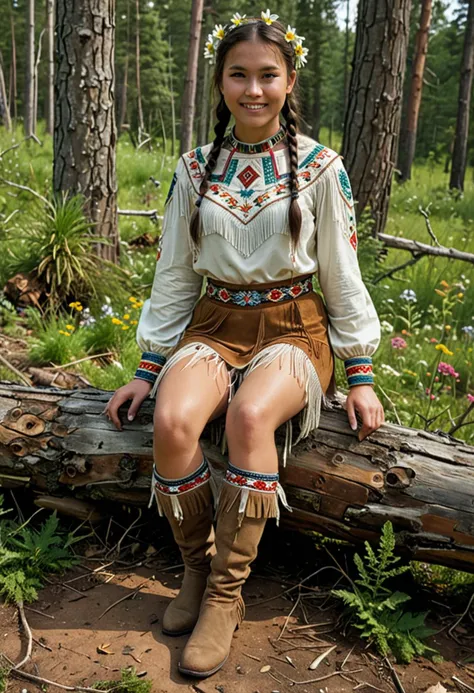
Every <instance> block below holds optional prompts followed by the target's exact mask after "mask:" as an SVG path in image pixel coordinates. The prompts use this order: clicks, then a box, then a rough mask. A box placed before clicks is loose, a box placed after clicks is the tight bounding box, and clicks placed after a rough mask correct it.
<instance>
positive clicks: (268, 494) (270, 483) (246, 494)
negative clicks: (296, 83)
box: [220, 463, 291, 524]
mask: <svg viewBox="0 0 474 693" xmlns="http://www.w3.org/2000/svg"><path fill="white" fill-rule="evenodd" d="M278 479H279V475H278V474H261V473H260V472H251V471H248V470H246V469H239V468H238V467H234V465H233V464H230V463H229V467H228V469H227V472H226V477H225V481H226V483H227V484H228V485H229V486H230V487H232V488H234V489H235V488H237V489H240V491H241V492H240V502H239V522H240V523H241V522H242V519H243V517H244V516H247V517H275V518H276V521H277V524H278V523H279V520H280V509H279V507H278V501H280V503H281V504H282V505H283V507H284V508H286V510H289V511H290V512H291V508H290V506H289V505H288V502H287V500H286V496H285V492H284V490H283V488H282V487H281V485H280V483H279V481H278ZM234 500H235V498H234ZM233 502H234V501H232V503H233ZM232 503H231V504H232ZM227 504H228V503H227ZM227 504H226V505H227ZM220 509H221V510H222V511H224V512H225V508H223V507H221V508H220Z"/></svg>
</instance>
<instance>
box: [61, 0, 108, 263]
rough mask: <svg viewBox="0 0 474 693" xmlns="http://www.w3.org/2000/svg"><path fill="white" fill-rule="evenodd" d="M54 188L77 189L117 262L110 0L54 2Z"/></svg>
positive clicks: (102, 250) (103, 248)
mask: <svg viewBox="0 0 474 693" xmlns="http://www.w3.org/2000/svg"><path fill="white" fill-rule="evenodd" d="M56 27H57V37H56V50H57V56H58V62H57V67H56V75H55V94H56V100H55V117H54V190H55V192H56V193H60V192H62V191H67V192H68V193H69V194H77V193H80V194H82V195H84V197H85V213H86V215H87V217H88V218H89V219H90V220H91V221H92V222H93V223H94V224H96V226H95V233H96V234H97V235H100V236H103V237H104V238H106V239H107V240H108V242H109V243H110V245H103V244H98V251H97V252H98V254H99V255H100V256H101V257H103V258H105V259H108V260H111V261H113V262H116V261H117V258H118V250H119V236H118V226H117V183H116V173H115V149H116V137H117V135H116V126H115V109H114V79H115V76H114V31H115V2H114V0H61V2H58V3H57V5H56Z"/></svg>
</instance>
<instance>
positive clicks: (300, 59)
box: [295, 43, 308, 69]
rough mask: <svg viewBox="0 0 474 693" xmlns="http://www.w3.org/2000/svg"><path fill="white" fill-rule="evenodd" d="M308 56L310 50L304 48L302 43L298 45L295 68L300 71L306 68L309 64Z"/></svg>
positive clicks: (296, 47)
mask: <svg viewBox="0 0 474 693" xmlns="http://www.w3.org/2000/svg"><path fill="white" fill-rule="evenodd" d="M307 55H308V49H307V48H304V47H303V46H302V44H301V43H297V44H296V46H295V67H296V69H299V68H300V67H304V65H306V63H307V62H308V61H307V60H306V56H307Z"/></svg>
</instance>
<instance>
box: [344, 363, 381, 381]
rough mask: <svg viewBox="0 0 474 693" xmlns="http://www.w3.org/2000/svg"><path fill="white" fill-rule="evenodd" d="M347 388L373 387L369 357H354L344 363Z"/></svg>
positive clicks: (372, 374)
mask: <svg viewBox="0 0 474 693" xmlns="http://www.w3.org/2000/svg"><path fill="white" fill-rule="evenodd" d="M344 367H345V369H346V376H347V382H348V384H349V387H353V386H354V385H373V384H374V372H373V369H372V359H371V358H370V356H354V357H353V358H351V359H346V360H345V361H344Z"/></svg>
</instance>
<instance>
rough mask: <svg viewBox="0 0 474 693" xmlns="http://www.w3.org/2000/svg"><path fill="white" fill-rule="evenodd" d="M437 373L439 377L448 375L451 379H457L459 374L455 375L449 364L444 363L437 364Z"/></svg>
mask: <svg viewBox="0 0 474 693" xmlns="http://www.w3.org/2000/svg"><path fill="white" fill-rule="evenodd" d="M438 373H441V375H449V376H451V377H452V378H457V377H458V376H459V373H457V372H456V371H455V370H454V368H453V367H452V366H451V365H450V364H449V363H445V362H444V361H440V362H439V364H438Z"/></svg>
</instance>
